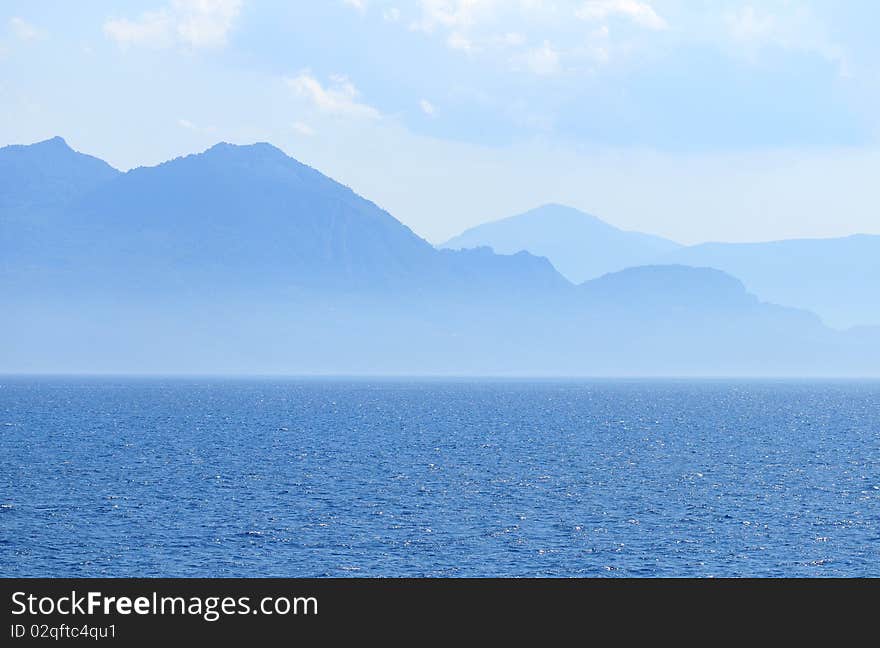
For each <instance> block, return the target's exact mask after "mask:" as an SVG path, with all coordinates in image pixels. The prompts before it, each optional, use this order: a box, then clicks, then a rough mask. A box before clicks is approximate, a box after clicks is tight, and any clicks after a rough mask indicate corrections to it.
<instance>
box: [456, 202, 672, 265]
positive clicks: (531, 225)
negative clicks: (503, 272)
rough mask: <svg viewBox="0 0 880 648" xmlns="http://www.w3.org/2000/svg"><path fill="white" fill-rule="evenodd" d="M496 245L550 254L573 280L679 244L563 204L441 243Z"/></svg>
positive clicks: (649, 258)
mask: <svg viewBox="0 0 880 648" xmlns="http://www.w3.org/2000/svg"><path fill="white" fill-rule="evenodd" d="M479 246H488V247H491V248H492V249H493V250H494V251H495V252H497V253H498V254H512V253H514V252H519V251H520V250H526V251H528V252H531V253H532V254H536V255H539V256H545V257H547V258H548V259H549V260H550V262H551V263H552V264H553V265H554V267H555V268H556V269H557V270H559V272H560V273H562V275H564V276H565V277H567V278H568V279H569V280H570V281H572V282H573V283H581V282H583V281H586V280H588V279H594V278H596V277H599V276H601V275H603V274H605V273H608V272H615V271H617V270H622V269H624V268H628V267H631V266H638V265H644V264H647V263H653V262H654V261H656V260H657V259H658V258H660V257H662V256H663V255H665V254H668V253H670V252H672V251H673V250H675V249H677V248H678V247H680V246H679V244H678V243H674V242H672V241H669V240H667V239H663V238H660V237H658V236H651V235H648V234H641V233H639V232H626V231H623V230H620V229H617V228H616V227H612V226H611V225H608V224H607V223H604V222H602V221H601V220H599V219H598V218H596V217H595V216H591V215H589V214H585V213H584V212H581V211H578V210H577V209H573V208H571V207H565V206H563V205H544V206H542V207H538V208H536V209H532V210H530V211H527V212H525V213H523V214H519V215H517V216H511V217H509V218H505V219H502V220H499V221H495V222H492V223H485V224H483V225H478V226H477V227H474V228H471V229H469V230H467V231H465V232H464V233H462V234H460V235H459V236H456V237H455V238H453V239H450V240H449V241H447V242H446V243H444V244H443V245H442V246H441V247H444V248H448V249H461V248H474V247H479Z"/></svg>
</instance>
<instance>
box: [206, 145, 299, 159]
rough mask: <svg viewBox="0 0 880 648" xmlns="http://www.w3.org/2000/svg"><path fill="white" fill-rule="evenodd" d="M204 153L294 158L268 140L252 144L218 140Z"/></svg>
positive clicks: (264, 157) (263, 157)
mask: <svg viewBox="0 0 880 648" xmlns="http://www.w3.org/2000/svg"><path fill="white" fill-rule="evenodd" d="M202 155H209V156H220V155H222V156H246V157H255V158H261V159H270V158H271V159H293V158H291V157H290V156H289V155H287V153H285V152H284V151H282V150H281V149H280V148H278V147H277V146H273V145H272V144H269V143H268V142H254V143H252V144H233V143H231V142H217V143H216V144H214V146H212V147H211V148H209V149H207V150H206V151H205V152H204V153H202Z"/></svg>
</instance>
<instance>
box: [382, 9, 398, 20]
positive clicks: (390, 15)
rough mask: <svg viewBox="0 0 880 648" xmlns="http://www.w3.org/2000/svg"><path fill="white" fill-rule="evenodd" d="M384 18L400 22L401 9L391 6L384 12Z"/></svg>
mask: <svg viewBox="0 0 880 648" xmlns="http://www.w3.org/2000/svg"><path fill="white" fill-rule="evenodd" d="M382 18H383V19H385V20H386V21H387V22H398V21H399V20H400V9H398V8H397V7H391V8H390V9H385V11H383V12H382Z"/></svg>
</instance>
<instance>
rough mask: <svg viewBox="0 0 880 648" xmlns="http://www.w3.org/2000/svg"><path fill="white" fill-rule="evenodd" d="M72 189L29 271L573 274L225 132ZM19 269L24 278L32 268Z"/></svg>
mask: <svg viewBox="0 0 880 648" xmlns="http://www.w3.org/2000/svg"><path fill="white" fill-rule="evenodd" d="M59 141H60V140H59ZM52 142H56V140H52ZM44 146H45V145H44V144H38V145H36V148H37V149H38V151H39V150H41V149H42V148H43V147H44ZM53 146H55V145H54V144H53ZM56 148H66V147H63V146H62V147H57V146H56ZM68 151H69V149H68ZM70 153H72V152H70ZM66 155H69V154H66ZM56 164H58V162H57V160H56V158H55V157H45V158H44V159H43V166H45V167H47V168H48V170H47V171H45V172H38V173H32V172H31V169H30V167H28V166H23V168H21V169H19V171H18V173H19V176H26V175H32V176H33V178H32V179H31V180H29V181H28V184H29V186H32V187H34V188H35V189H36V190H37V193H39V187H40V186H41V183H43V182H44V180H45V178H46V177H47V176H48V175H49V171H51V169H52V168H53V167H54V166H55V165H56ZM51 188H52V187H49V188H47V189H45V191H46V192H48V191H49V190H50V189H51ZM86 189H88V190H86ZM64 198H65V200H64V201H56V203H59V204H61V207H62V209H56V210H55V211H54V212H53V217H52V218H51V219H48V220H45V219H43V220H41V221H40V227H39V228H37V229H36V231H37V232H38V234H39V241H40V245H39V249H36V250H32V253H31V256H30V258H29V259H28V263H27V264H26V265H27V268H26V270H27V272H28V273H29V280H34V279H40V280H41V281H42V282H43V285H44V286H46V287H51V288H53V289H55V290H63V291H64V292H67V291H71V290H72V291H81V290H82V288H83V287H84V286H88V287H89V290H92V291H94V290H96V289H98V288H100V287H104V288H106V289H107V290H111V291H112V290H123V289H124V290H125V291H126V292H127V293H131V292H132V291H134V292H138V291H144V292H147V293H150V292H157V291H159V292H167V291H181V290H184V291H190V292H192V291H198V290H205V289H208V290H214V289H216V286H218V285H223V286H225V287H226V288H227V289H232V288H239V289H244V290H250V289H251V288H252V287H254V286H258V287H259V288H260V289H263V290H266V289H270V288H271V289H279V288H286V289H293V290H295V289H303V288H308V289H312V288H319V287H320V288H321V289H322V290H327V289H331V288H332V289H334V290H382V291H387V290H392V289H394V290H410V291H412V290H416V291H417V290H419V289H421V287H423V285H424V284H425V283H426V282H430V283H432V284H434V285H437V286H447V287H448V286H452V287H454V286H459V287H462V288H464V287H473V286H476V285H479V284H480V283H481V282H486V281H493V280H498V281H506V280H508V279H509V278H508V277H507V276H503V277H499V276H498V273H499V272H500V273H501V274H502V275H506V274H507V273H509V272H515V273H518V275H519V276H520V278H522V279H523V280H524V281H525V279H526V278H533V279H534V280H535V281H536V282H537V284H538V285H539V286H540V287H542V288H543V287H546V286H548V285H550V284H553V283H556V284H557V285H562V284H564V283H565V282H564V280H563V279H562V278H561V277H559V275H558V274H557V273H556V272H555V271H554V270H553V268H552V266H551V265H550V264H549V263H548V262H547V261H546V260H542V259H537V258H535V257H532V256H531V255H528V254H522V255H517V256H516V257H512V258H507V259H503V258H501V257H498V256H496V255H492V254H491V253H490V254H489V255H488V257H487V256H486V255H485V254H480V253H473V252H472V253H467V254H465V253H460V254H445V253H440V252H438V251H437V250H436V249H434V247H433V246H431V245H430V244H429V243H427V242H426V241H424V240H423V239H421V238H419V237H418V236H416V235H415V234H414V233H413V232H412V231H411V230H410V229H409V228H408V227H406V226H404V225H403V224H402V223H400V222H399V221H397V220H396V219H395V218H393V217H392V216H391V215H390V214H388V213H387V212H386V211H384V210H382V209H380V208H379V207H378V206H376V205H375V204H374V203H372V202H370V201H368V200H366V199H364V198H362V197H360V196H358V195H357V194H355V193H354V192H353V191H351V190H350V189H349V188H348V187H345V186H343V185H341V184H339V183H337V182H335V181H334V180H331V179H330V178H328V177H326V176H324V175H323V174H321V173H319V172H318V171H316V170H315V169H312V168H311V167H308V166H306V165H304V164H301V163H299V162H297V161H296V160H294V159H292V158H290V157H288V156H287V155H285V154H284V153H283V152H282V151H280V150H279V149H277V148H275V147H273V146H271V145H269V144H265V143H260V144H253V145H249V146H235V145H232V144H226V143H221V144H217V145H216V146H213V147H212V148H210V149H208V150H207V151H205V152H203V153H199V154H195V155H189V156H186V157H182V158H177V159H175V160H171V161H169V162H166V163H163V164H160V165H158V166H155V167H142V168H137V169H133V170H131V171H129V172H128V173H124V174H113V175H110V174H105V176H103V181H102V182H97V181H96V182H93V183H91V186H89V187H84V188H83V190H82V191H77V192H69V193H68V194H65V195H64ZM11 236H12V235H10V237H11ZM3 245H4V247H3V251H4V252H6V251H7V249H8V248H11V247H14V246H15V241H13V240H11V238H10V239H9V240H8V242H7V239H5V238H4V243H3ZM502 267H504V270H502ZM6 270H7V277H8V278H9V279H10V280H15V279H16V273H19V274H20V271H21V270H22V268H21V267H18V268H8V267H7V268H6ZM18 278H19V279H21V280H22V284H26V283H27V282H25V281H24V278H23V277H21V276H19V277H18ZM526 283H528V282H527V281H526ZM524 285H525V284H524Z"/></svg>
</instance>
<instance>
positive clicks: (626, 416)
mask: <svg viewBox="0 0 880 648" xmlns="http://www.w3.org/2000/svg"><path fill="white" fill-rule="evenodd" d="M0 434H2V446H0V570H2V573H0V575H2V576H880V383H877V382H863V383H860V382H806V381H805V382H782V381H763V382H748V381H730V382H728V381H635V380H634V381H580V382H562V381H543V382H534V381H532V382H529V381H465V380H458V381H455V380H452V381H438V380H411V381H404V380H401V381H393V380H348V381H346V380H329V379H328V380H294V379H290V380H274V379H272V380H270V379H249V380H233V379H159V378H156V379H146V378H143V379H135V378H127V379H123V378H48V377H45V378H25V377H15V378H10V377H5V378H3V377H0Z"/></svg>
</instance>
